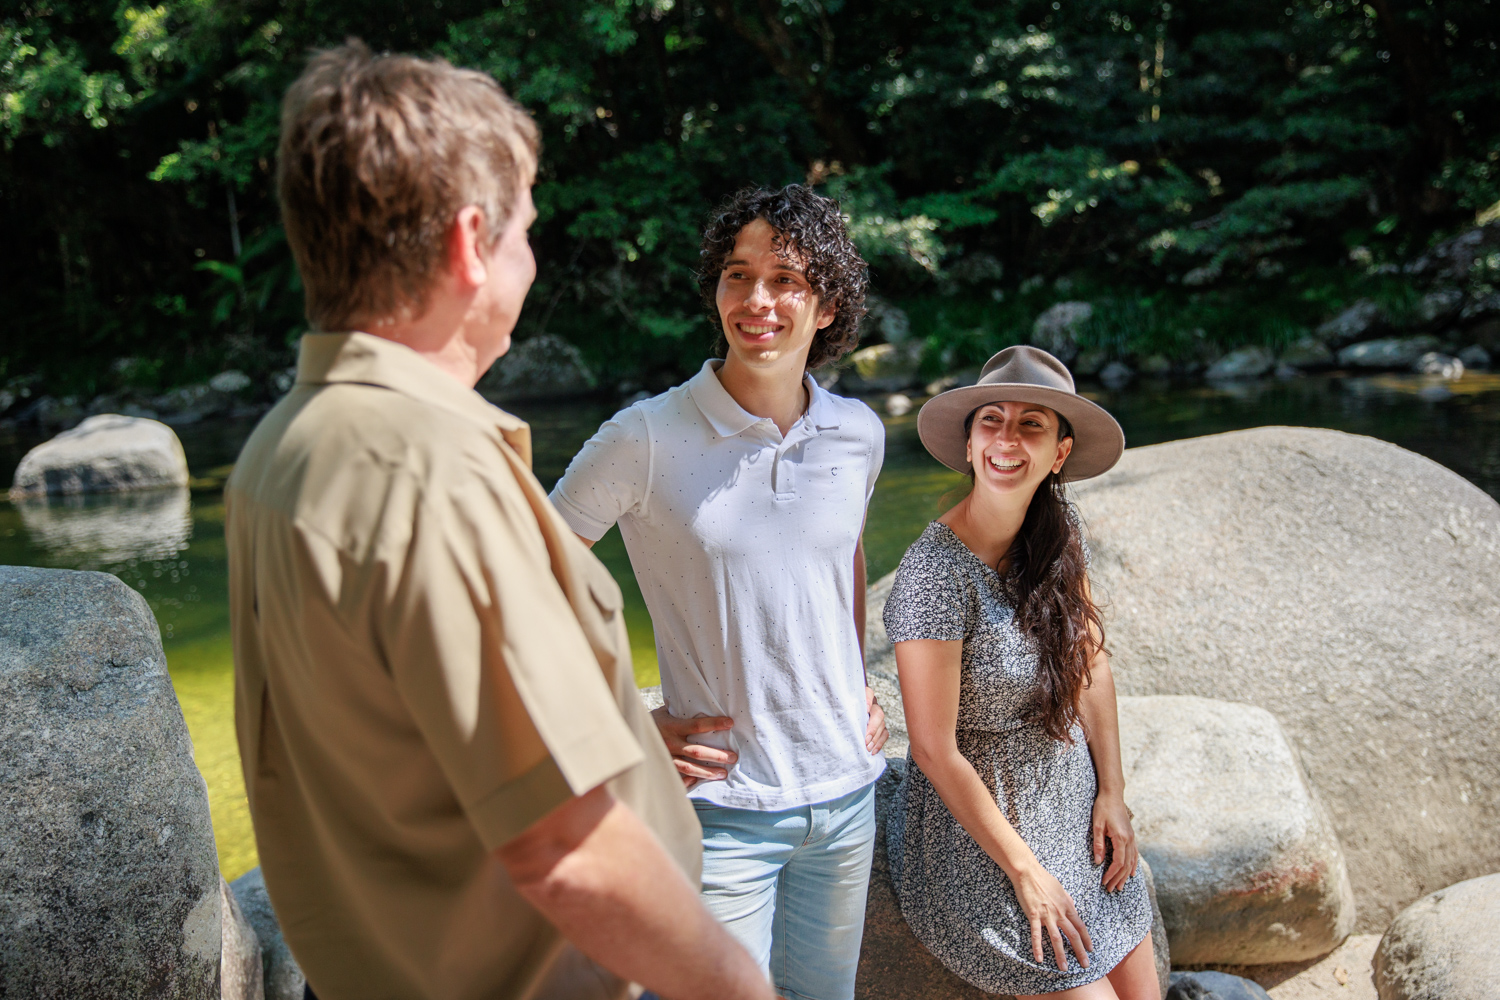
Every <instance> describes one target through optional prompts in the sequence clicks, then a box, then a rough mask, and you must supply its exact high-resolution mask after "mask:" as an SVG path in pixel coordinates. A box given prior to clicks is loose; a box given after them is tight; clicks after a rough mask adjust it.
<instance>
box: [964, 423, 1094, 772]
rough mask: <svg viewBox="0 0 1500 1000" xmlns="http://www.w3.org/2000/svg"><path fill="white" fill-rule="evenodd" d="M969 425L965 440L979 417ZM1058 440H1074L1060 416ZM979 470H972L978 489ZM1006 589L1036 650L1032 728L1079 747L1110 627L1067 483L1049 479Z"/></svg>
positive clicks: (1016, 549) (1035, 502) (1020, 538)
mask: <svg viewBox="0 0 1500 1000" xmlns="http://www.w3.org/2000/svg"><path fill="white" fill-rule="evenodd" d="M978 412H979V410H978V409H976V410H975V411H974V413H970V414H969V416H968V418H967V419H965V420H964V437H966V438H967V437H968V436H969V431H970V429H971V428H972V427H973V425H974V415H975V414H976V413H978ZM1057 419H1058V428H1057V439H1058V440H1059V441H1061V440H1062V439H1063V438H1068V437H1072V436H1073V428H1072V427H1071V426H1070V425H1069V424H1068V421H1067V420H1066V419H1065V418H1064V417H1063V416H1062V414H1058V416H1057ZM973 477H974V471H973V469H970V470H969V478H970V481H971V482H972V480H973ZM1007 555H1008V556H1009V559H1010V566H1009V567H1008V568H1007V570H1006V573H1005V586H1006V589H1007V590H1008V591H1009V594H1008V596H1009V597H1010V599H1011V602H1012V605H1013V607H1014V608H1015V609H1016V610H1015V614H1016V627H1017V628H1019V629H1020V630H1021V632H1022V634H1024V635H1025V636H1027V637H1028V638H1029V639H1030V640H1031V643H1032V645H1033V647H1034V648H1035V649H1036V663H1037V698H1036V702H1035V704H1034V705H1033V706H1032V709H1031V715H1030V719H1029V721H1031V722H1034V723H1036V724H1037V725H1040V726H1041V727H1042V729H1043V730H1045V731H1046V733H1047V735H1048V736H1050V737H1051V738H1052V739H1054V740H1060V741H1063V742H1068V743H1070V742H1072V736H1071V735H1070V730H1071V729H1072V728H1073V724H1074V723H1080V724H1081V723H1082V714H1081V712H1080V707H1079V706H1080V705H1081V703H1082V700H1083V692H1084V690H1085V689H1087V688H1088V687H1089V685H1090V684H1091V683H1093V675H1092V673H1091V672H1090V670H1089V663H1090V662H1091V661H1092V660H1093V658H1094V655H1095V654H1096V653H1098V652H1101V651H1103V652H1106V653H1107V652H1108V650H1107V649H1105V646H1104V622H1103V620H1102V619H1101V618H1100V615H1099V607H1098V605H1096V604H1095V603H1094V602H1093V600H1092V599H1091V598H1090V597H1089V592H1088V590H1087V589H1086V587H1087V584H1088V564H1087V561H1086V560H1085V558H1084V554H1083V535H1082V525H1081V524H1080V523H1079V521H1078V515H1077V513H1076V511H1075V510H1074V508H1073V505H1072V504H1071V503H1069V502H1068V497H1067V494H1066V493H1065V492H1064V488H1063V480H1062V476H1061V475H1060V474H1058V473H1055V472H1049V473H1048V474H1047V478H1046V479H1044V480H1042V482H1041V484H1040V485H1038V486H1037V488H1036V493H1034V494H1033V495H1032V497H1031V505H1030V506H1029V507H1027V508H1026V518H1025V520H1024V521H1022V522H1021V530H1020V531H1019V532H1017V533H1016V539H1015V541H1014V542H1012V543H1011V546H1010V551H1009V552H1008V553H1007Z"/></svg>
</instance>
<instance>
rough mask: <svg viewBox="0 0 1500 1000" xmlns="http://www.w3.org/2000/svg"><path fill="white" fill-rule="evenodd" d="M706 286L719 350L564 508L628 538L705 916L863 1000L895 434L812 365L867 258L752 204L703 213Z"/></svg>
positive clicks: (569, 516) (583, 481)
mask: <svg viewBox="0 0 1500 1000" xmlns="http://www.w3.org/2000/svg"><path fill="white" fill-rule="evenodd" d="M699 282H700V286H701V288H702V290H703V294H704V299H705V301H706V303H707V304H708V306H709V309H710V312H711V314H712V315H713V316H714V317H715V319H716V321H717V322H718V324H719V328H720V330H721V332H722V336H723V341H724V344H725V347H726V350H725V355H726V356H725V359H724V360H723V361H722V362H720V361H716V360H713V361H708V362H706V363H705V364H704V366H703V368H702V370H701V371H699V372H698V374H697V375H695V376H694V377H693V378H692V379H690V380H689V381H687V382H686V383H684V384H683V385H680V386H678V387H677V388H675V389H672V390H670V391H669V392H666V393H663V394H662V395H660V396H657V397H655V398H653V399H648V400H644V401H642V402H640V403H637V404H635V405H634V406H631V407H628V408H627V409H625V410H622V411H621V412H620V413H617V414H616V415H615V416H614V418H613V419H611V420H610V421H609V422H607V423H606V424H605V425H604V426H603V427H601V428H600V430H599V432H598V433H597V434H596V435H595V436H594V437H593V438H592V439H591V440H590V441H589V442H588V443H587V444H586V445H584V447H583V450H582V451H580V452H579V454H578V455H577V457H576V458H574V460H573V462H572V464H571V465H569V467H568V471H567V473H566V474H565V475H564V476H563V478H562V479H561V480H560V481H559V482H558V484H557V486H556V488H555V489H554V490H553V492H552V501H553V503H554V504H556V506H557V508H558V510H559V511H560V512H561V513H562V515H563V518H564V520H566V521H567V522H568V524H569V525H570V526H571V527H572V528H573V530H574V531H576V532H577V533H578V534H579V536H580V537H582V538H583V539H584V540H585V541H586V542H588V543H590V544H592V543H593V542H595V541H597V540H598V539H599V538H601V537H602V536H603V535H604V533H605V532H606V531H608V530H609V528H610V526H611V525H613V524H615V523H616V522H618V523H619V524H620V529H621V532H622V534H623V535H624V538H625V545H626V548H627V549H628V550H629V552H630V560H631V565H632V566H633V567H634V569H635V573H636V577H637V579H638V580H639V581H640V585H641V591H642V593H643V594H644V596H645V599H646V604H647V607H649V608H650V611H651V618H652V622H653V623H654V625H655V629H656V648H657V656H658V659H659V661H660V663H661V673H662V692H663V694H664V695H665V699H666V704H665V706H664V707H663V709H661V710H659V711H658V712H657V713H656V720H657V725H658V727H659V728H660V729H661V732H662V736H663V738H664V739H665V741H666V743H667V747H668V749H669V750H670V751H671V752H672V756H673V758H674V760H675V761H676V763H677V768H678V770H679V772H680V773H681V774H682V776H683V780H684V782H686V783H687V784H688V785H689V787H690V796H691V798H692V800H693V804H694V807H695V808H696V809H697V811H698V818H699V820H700V822H701V823H702V825H703V845H704V859H703V897H704V901H705V902H706V903H707V904H708V908H709V910H710V911H711V912H712V913H713V914H714V915H715V916H717V917H718V918H719V919H720V920H721V921H722V922H723V923H724V924H725V926H726V927H727V928H728V929H729V931H730V933H731V934H733V935H734V936H735V937H736V938H737V939H738V940H739V941H740V942H741V943H742V944H744V945H745V946H746V947H747V948H748V949H749V951H750V953H751V955H752V956H754V957H755V958H757V959H758V960H759V961H760V962H761V965H762V967H764V968H766V969H767V971H768V972H769V974H770V976H771V979H772V982H773V983H774V985H775V986H776V988H777V991H778V992H779V993H780V994H781V995H782V996H786V997H795V998H804V997H805V998H809V1000H848V998H852V997H853V996H854V976H855V971H856V968H857V965H858V960H859V946H860V938H861V935H862V933H863V928H864V914H865V893H866V888H867V886H868V882H869V871H870V860H871V856H872V852H873V846H874V834H875V815H874V782H875V779H876V778H878V777H879V776H880V774H881V772H882V771H883V770H884V767H885V760H884V758H883V757H882V756H881V753H880V751H881V748H882V746H883V745H884V743H885V739H886V732H885V721H884V715H883V713H882V712H881V711H880V709H879V706H878V705H876V704H875V701H874V697H873V694H872V693H871V692H870V690H869V688H868V687H867V686H866V684H865V676H864V659H863V651H862V647H863V637H864V592H865V562H864V549H863V546H862V544H861V535H862V532H863V527H864V519H865V508H866V505H867V503H868V502H869V498H870V492H871V489H872V488H873V487H874V485H875V478H876V476H877V475H878V474H879V472H880V465H881V460H882V457H883V454H884V447H885V431H884V428H883V426H882V424H881V422H880V419H879V418H878V417H877V416H876V415H875V414H874V413H873V412H872V411H871V410H870V409H869V407H867V406H865V405H864V404H863V403H860V402H857V401H855V400H851V399H845V398H842V397H839V396H834V395H832V394H830V393H828V392H827V391H825V390H824V389H822V388H820V387H819V386H818V384H817V383H816V382H815V381H814V380H813V378H812V377H811V375H809V374H808V372H809V370H811V369H814V368H818V367H821V366H823V365H826V364H828V363H830V362H833V361H836V360H838V359H839V358H840V357H842V356H843V355H844V354H846V353H847V352H849V351H850V350H852V349H853V348H854V346H855V344H856V343H857V341H858V322H859V317H860V316H861V315H862V314H863V312H864V307H863V303H864V295H865V288H866V284H867V279H866V269H865V264H864V261H863V260H861V259H860V257H859V254H858V252H857V251H856V250H855V249H854V246H853V244H852V243H851V242H850V240H849V236H848V233H847V232H846V231H845V228H844V223H843V219H842V217H841V216H840V214H839V209H838V205H837V204H836V203H834V202H832V201H830V200H829V199H827V198H823V197H821V196H819V195H817V194H814V193H813V192H812V191H810V190H808V189H807V188H804V187H802V186H801V185H792V186H789V187H787V188H784V189H782V190H780V191H765V190H745V191H742V192H740V193H739V194H737V195H735V196H734V197H733V198H732V199H730V200H729V201H728V202H727V203H726V204H725V205H724V206H722V207H721V208H720V209H719V211H718V212H717V213H716V214H715V216H714V218H713V219H712V220H711V221H710V223H709V226H708V229H707V231H706V232H705V234H704V238H703V250H702V264H701V270H700V276H699Z"/></svg>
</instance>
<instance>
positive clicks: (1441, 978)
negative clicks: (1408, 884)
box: [1375, 874, 1500, 1000]
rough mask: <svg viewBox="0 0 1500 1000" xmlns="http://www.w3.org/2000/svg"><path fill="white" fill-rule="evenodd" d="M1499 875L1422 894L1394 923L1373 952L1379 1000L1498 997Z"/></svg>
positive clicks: (1499, 993) (1499, 955)
mask: <svg viewBox="0 0 1500 1000" xmlns="http://www.w3.org/2000/svg"><path fill="white" fill-rule="evenodd" d="M1497 926H1500V874H1497V875H1486V876H1484V877H1482V878H1476V879H1470V880H1469V881H1467V882H1460V883H1458V884H1457V885H1450V886H1449V887H1448V888H1446V889H1439V890H1438V891H1437V892H1434V893H1433V894H1432V895H1430V896H1424V897H1423V898H1422V899H1419V900H1417V901H1416V902H1415V903H1413V904H1412V905H1411V906H1409V907H1407V908H1406V909H1405V910H1403V911H1401V914H1400V915H1399V916H1398V917H1396V919H1395V920H1393V921H1391V926H1390V927H1389V928H1388V929H1387V930H1386V932H1385V936H1384V937H1383V938H1381V939H1380V946H1379V948H1377V949H1376V952H1375V988H1376V990H1377V991H1378V992H1379V993H1380V1000H1493V998H1494V997H1496V996H1500V949H1497V948H1496V947H1495V944H1494V939H1493V938H1491V937H1490V935H1491V934H1492V933H1494V929H1495V928H1496V927H1497Z"/></svg>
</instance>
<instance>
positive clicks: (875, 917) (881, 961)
mask: <svg viewBox="0 0 1500 1000" xmlns="http://www.w3.org/2000/svg"><path fill="white" fill-rule="evenodd" d="M887 750H889V748H887ZM906 767H907V763H906V761H905V760H898V759H892V760H890V767H888V768H887V769H886V772H885V774H883V775H881V777H880V781H879V782H878V783H877V784H876V786H875V824H876V828H875V860H874V863H873V864H872V866H871V869H870V894H869V898H868V901H867V902H866V904H865V934H864V942H863V944H862V945H861V947H860V953H859V975H858V978H857V979H856V981H855V986H854V995H855V997H857V998H858V1000H932V998H934V997H942V998H943V1000H981V998H982V997H992V996H994V994H993V993H985V992H984V991H983V990H980V989H978V988H977V987H974V986H971V985H970V984H969V983H967V982H966V981H964V980H963V979H960V978H959V977H958V976H956V975H954V974H953V973H952V972H949V971H948V968H947V967H946V966H945V965H943V963H942V962H940V961H938V960H937V959H936V958H935V957H933V955H932V953H931V952H929V951H928V950H927V949H926V948H924V947H923V946H922V944H921V942H919V941H918V940H917V938H916V935H914V934H913V933H912V932H911V928H910V927H908V926H907V924H906V918H905V917H903V916H902V915H901V906H900V904H899V903H898V902H897V901H896V890H895V889H894V887H892V885H891V872H890V862H889V860H888V858H887V856H886V850H885V817H886V813H887V812H888V811H889V809H890V804H891V798H892V796H893V795H894V793H895V791H896V786H897V784H899V783H900V780H901V777H902V775H904V774H905V771H906ZM1141 867H1142V869H1143V870H1145V872H1146V880H1147V881H1146V884H1147V887H1148V888H1150V889H1151V893H1150V894H1151V909H1152V913H1153V916H1154V918H1155V919H1154V921H1153V926H1152V930H1151V944H1152V947H1153V948H1154V949H1155V953H1156V974H1157V979H1158V981H1159V982H1160V986H1161V993H1162V995H1163V996H1165V995H1166V992H1167V977H1168V975H1169V973H1170V970H1171V967H1172V965H1171V956H1170V955H1169V954H1168V945H1167V934H1166V931H1165V929H1164V928H1163V926H1162V919H1161V911H1160V909H1159V908H1158V906H1157V901H1156V891H1155V889H1154V888H1152V882H1151V871H1150V867H1149V865H1148V864H1147V863H1146V862H1145V861H1144V860H1143V861H1142V864H1141Z"/></svg>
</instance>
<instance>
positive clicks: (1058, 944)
mask: <svg viewBox="0 0 1500 1000" xmlns="http://www.w3.org/2000/svg"><path fill="white" fill-rule="evenodd" d="M1047 936H1048V937H1050V938H1051V939H1052V957H1053V958H1054V959H1056V960H1057V967H1058V968H1059V969H1061V970H1062V971H1064V972H1067V971H1068V953H1067V952H1065V951H1063V936H1062V933H1061V932H1060V931H1059V930H1058V929H1057V923H1056V921H1055V920H1049V921H1047Z"/></svg>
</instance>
